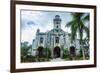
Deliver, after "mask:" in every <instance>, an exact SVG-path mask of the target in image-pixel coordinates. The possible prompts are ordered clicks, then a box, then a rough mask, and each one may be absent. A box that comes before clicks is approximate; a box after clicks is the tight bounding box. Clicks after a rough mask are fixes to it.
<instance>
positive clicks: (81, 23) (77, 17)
mask: <svg viewBox="0 0 100 73" xmlns="http://www.w3.org/2000/svg"><path fill="white" fill-rule="evenodd" d="M71 16H72V20H71V21H70V22H68V23H67V24H66V26H67V27H71V43H73V41H74V40H75V37H76V35H77V33H79V37H80V40H79V42H80V48H82V55H83V59H85V53H84V49H83V43H82V42H83V32H84V31H85V32H86V34H87V37H88V38H89V28H88V27H86V26H85V22H88V20H89V14H85V13H71Z"/></svg>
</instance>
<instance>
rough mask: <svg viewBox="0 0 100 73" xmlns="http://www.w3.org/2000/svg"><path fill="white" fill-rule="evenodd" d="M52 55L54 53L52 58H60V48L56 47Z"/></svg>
mask: <svg viewBox="0 0 100 73" xmlns="http://www.w3.org/2000/svg"><path fill="white" fill-rule="evenodd" d="M53 53H54V58H58V57H60V48H59V47H58V46H57V47H55V48H54V50H53Z"/></svg>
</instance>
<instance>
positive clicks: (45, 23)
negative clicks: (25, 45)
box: [21, 10, 71, 43]
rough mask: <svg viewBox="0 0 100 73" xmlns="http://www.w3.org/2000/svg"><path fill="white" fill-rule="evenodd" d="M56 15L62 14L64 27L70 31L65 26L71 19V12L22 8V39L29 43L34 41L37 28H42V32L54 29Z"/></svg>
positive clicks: (67, 30)
mask: <svg viewBox="0 0 100 73" xmlns="http://www.w3.org/2000/svg"><path fill="white" fill-rule="evenodd" d="M55 15H60V17H61V19H62V24H61V26H62V29H63V30H64V31H66V32H70V30H69V28H66V27H65V24H66V23H67V22H69V21H70V20H71V16H70V13H68V12H53V11H52V12H47V11H32V10H22V11H21V41H22V42H24V41H28V42H29V43H32V40H33V39H34V38H35V36H36V31H37V29H40V31H41V32H46V31H50V30H51V29H53V18H54V17H55Z"/></svg>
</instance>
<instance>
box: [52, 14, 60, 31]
mask: <svg viewBox="0 0 100 73" xmlns="http://www.w3.org/2000/svg"><path fill="white" fill-rule="evenodd" d="M53 23H54V29H61V18H60V16H59V15H56V16H55V18H54V19H53Z"/></svg>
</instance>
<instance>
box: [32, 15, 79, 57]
mask: <svg viewBox="0 0 100 73" xmlns="http://www.w3.org/2000/svg"><path fill="white" fill-rule="evenodd" d="M61 24H62V19H61V18H60V16H59V15H55V17H54V19H53V28H52V30H50V31H47V32H41V31H40V29H37V32H36V37H35V38H33V42H32V51H31V54H32V55H33V56H36V52H37V49H38V48H39V47H43V48H49V49H50V51H51V57H53V58H54V57H62V55H63V49H67V50H68V51H70V47H71V46H74V47H75V53H76V54H78V53H79V50H80V48H79V47H80V45H79V40H78V39H77V37H76V38H75V40H74V42H73V44H72V43H71V34H70V33H68V32H67V31H64V30H63V29H62V28H61Z"/></svg>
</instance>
